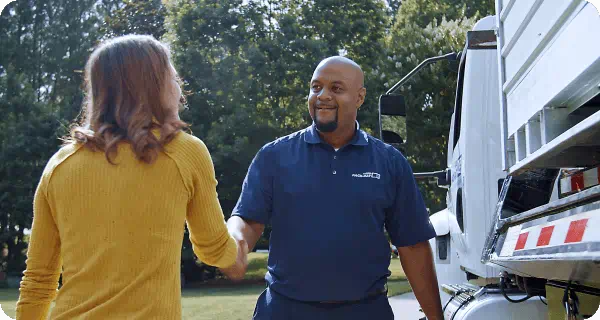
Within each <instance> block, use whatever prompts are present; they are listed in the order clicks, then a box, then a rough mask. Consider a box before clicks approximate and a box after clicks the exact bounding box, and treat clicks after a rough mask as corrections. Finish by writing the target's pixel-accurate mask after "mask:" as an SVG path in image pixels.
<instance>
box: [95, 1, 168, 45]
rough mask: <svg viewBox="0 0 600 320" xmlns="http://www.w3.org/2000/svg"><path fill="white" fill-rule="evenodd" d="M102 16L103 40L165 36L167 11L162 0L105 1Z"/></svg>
mask: <svg viewBox="0 0 600 320" xmlns="http://www.w3.org/2000/svg"><path fill="white" fill-rule="evenodd" d="M103 2H104V3H103V5H102V6H101V9H100V14H102V15H104V24H103V26H102V27H101V33H102V34H103V38H105V39H107V38H112V37H116V36H122V35H126V34H142V35H151V36H153V37H154V38H156V39H160V38H161V37H162V36H163V34H165V32H166V30H165V25H164V22H165V14H166V9H165V6H164V5H163V4H162V1H161V0H146V1H134V0H120V1H109V0H104V1H103Z"/></svg>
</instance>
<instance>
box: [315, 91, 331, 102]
mask: <svg viewBox="0 0 600 320" xmlns="http://www.w3.org/2000/svg"><path fill="white" fill-rule="evenodd" d="M317 98H318V99H319V100H324V101H327V100H331V92H329V89H327V88H323V90H321V92H319V94H318V95H317Z"/></svg>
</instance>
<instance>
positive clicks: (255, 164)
mask: <svg viewBox="0 0 600 320" xmlns="http://www.w3.org/2000/svg"><path fill="white" fill-rule="evenodd" d="M269 151H270V150H269V148H268V145H266V146H264V147H262V148H261V149H260V150H259V151H258V153H257V154H256V156H255V157H254V159H253V160H252V163H251V164H250V167H249V168H248V172H247V173H246V178H245V179H244V182H243V184H242V192H241V194H240V197H239V199H238V202H237V204H236V205H235V208H234V209H233V212H232V214H231V215H232V216H234V215H235V216H240V217H242V218H244V219H248V220H252V221H256V222H259V223H262V224H268V223H269V221H270V220H271V212H272V206H273V175H272V173H271V169H272V167H273V163H272V162H271V161H270V160H269Z"/></svg>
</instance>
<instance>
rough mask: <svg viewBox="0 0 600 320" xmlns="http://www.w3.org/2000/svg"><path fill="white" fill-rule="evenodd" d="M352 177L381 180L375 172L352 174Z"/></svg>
mask: <svg viewBox="0 0 600 320" xmlns="http://www.w3.org/2000/svg"><path fill="white" fill-rule="evenodd" d="M352 177H354V178H373V179H381V175H380V174H379V173H377V172H365V173H354V174H352Z"/></svg>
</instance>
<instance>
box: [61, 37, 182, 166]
mask: <svg viewBox="0 0 600 320" xmlns="http://www.w3.org/2000/svg"><path fill="white" fill-rule="evenodd" d="M173 73H175V71H174V69H173V68H172V67H171V61H170V53H169V49H168V48H167V47H166V46H165V45H163V44H162V43H160V42H159V41H157V40H156V39H154V38H152V37H151V36H140V35H130V36H123V37H118V38H114V39H111V40H108V41H106V42H104V43H102V44H101V45H100V46H99V47H98V48H96V49H95V50H94V52H93V53H92V55H91V56H90V58H89V60H88V61H87V64H86V68H85V83H84V84H85V90H86V98H85V100H84V102H83V106H82V119H81V123H79V124H76V125H75V126H74V128H73V129H72V130H71V136H70V138H69V139H67V140H68V141H70V142H75V143H83V144H85V145H86V146H87V147H89V148H90V149H92V150H103V151H104V153H105V155H106V159H107V160H108V161H109V162H110V163H111V164H114V162H113V160H114V159H115V157H116V155H117V147H118V144H119V143H120V142H129V143H130V144H131V148H132V150H133V152H134V153H135V155H136V157H137V158H138V159H139V160H141V161H143V162H146V163H152V162H153V161H154V160H155V159H156V156H157V155H158V153H159V151H161V150H162V148H163V146H164V145H165V144H166V143H168V142H169V141H171V140H172V139H173V138H174V137H175V135H176V134H177V133H178V132H179V131H181V130H182V129H183V128H187V126H188V125H187V124H186V123H185V122H183V121H181V120H179V117H178V108H177V105H178V104H179V103H181V102H182V101H183V96H180V98H179V99H180V100H178V101H166V102H165V98H166V92H165V91H167V90H168V88H176V86H180V81H179V80H178V79H179V78H177V75H176V74H173ZM174 78H175V79H177V81H178V82H177V83H170V82H172V81H173V79H174ZM179 89H180V87H179ZM179 92H181V91H179ZM167 103H169V104H172V106H167V105H166V104H167ZM173 106H175V107H173ZM153 129H160V138H157V137H156V136H155V134H154V133H153V132H152V130H153Z"/></svg>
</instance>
